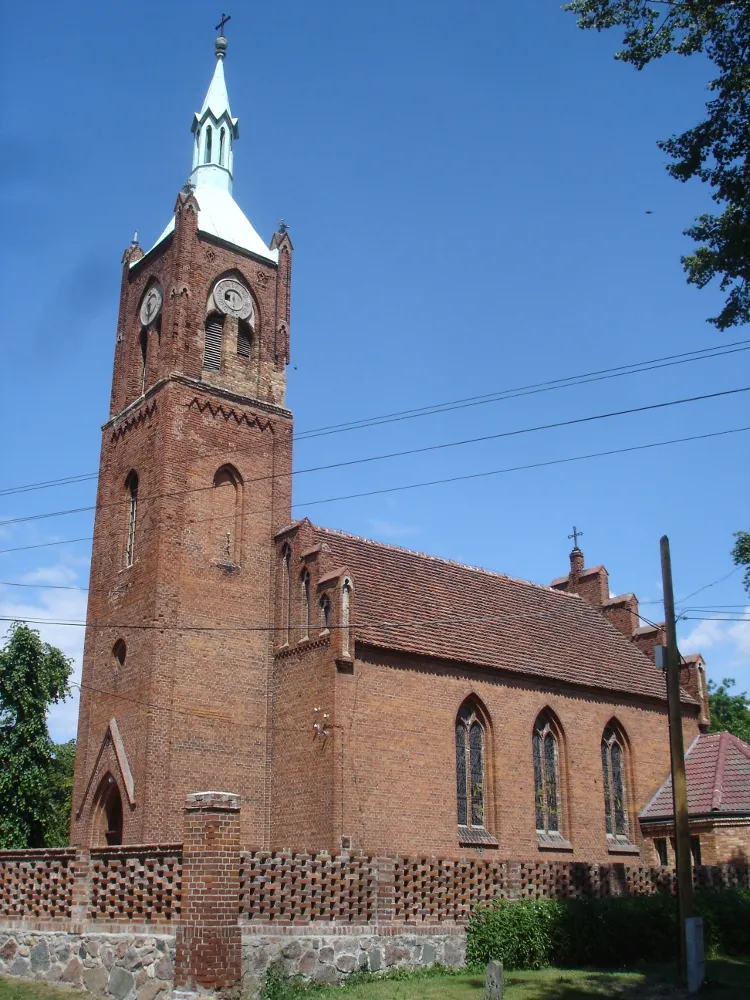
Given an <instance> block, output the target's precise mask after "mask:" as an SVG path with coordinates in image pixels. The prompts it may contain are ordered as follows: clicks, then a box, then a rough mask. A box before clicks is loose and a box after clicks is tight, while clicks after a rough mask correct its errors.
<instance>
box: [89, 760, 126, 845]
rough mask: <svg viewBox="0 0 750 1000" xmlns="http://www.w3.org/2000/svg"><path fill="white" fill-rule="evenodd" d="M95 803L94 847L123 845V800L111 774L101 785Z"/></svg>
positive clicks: (106, 776) (104, 778)
mask: <svg viewBox="0 0 750 1000" xmlns="http://www.w3.org/2000/svg"><path fill="white" fill-rule="evenodd" d="M94 803H95V804H94V829H93V846H94V847H100V846H102V845H103V844H108V845H109V846H110V847H116V846H118V845H120V844H122V827H123V816H122V798H121V796H120V790H119V788H118V787H117V782H116V781H115V779H114V778H113V777H112V775H111V774H105V776H104V777H103V778H102V780H101V782H100V783H99V788H98V790H97V794H96V798H95V800H94Z"/></svg>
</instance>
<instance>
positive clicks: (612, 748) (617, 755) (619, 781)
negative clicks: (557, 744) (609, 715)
mask: <svg viewBox="0 0 750 1000" xmlns="http://www.w3.org/2000/svg"><path fill="white" fill-rule="evenodd" d="M623 742H624V741H623V739H622V737H621V736H620V735H619V734H618V733H617V731H616V730H615V728H614V727H613V726H611V725H609V726H607V728H606V729H605V730H604V732H603V734H602V777H603V785H604V816H605V824H606V828H607V838H608V839H609V838H612V839H615V840H620V841H627V840H628V811H627V793H626V788H625V785H626V782H625V754H624V751H623Z"/></svg>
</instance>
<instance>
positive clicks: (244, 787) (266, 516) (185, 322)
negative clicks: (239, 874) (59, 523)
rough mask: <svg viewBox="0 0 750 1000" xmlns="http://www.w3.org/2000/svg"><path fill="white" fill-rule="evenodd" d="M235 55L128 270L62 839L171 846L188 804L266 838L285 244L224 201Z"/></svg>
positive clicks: (287, 444)
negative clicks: (220, 798)
mask: <svg viewBox="0 0 750 1000" xmlns="http://www.w3.org/2000/svg"><path fill="white" fill-rule="evenodd" d="M226 49H227V42H226V39H225V38H223V37H220V38H217V39H216V68H215V70H214V74H213V79H212V80H211V84H210V86H209V88H208V93H207V94H206V98H205V100H204V102H203V106H202V108H201V110H200V112H199V113H197V114H196V115H195V116H194V118H193V123H192V134H193V151H192V172H191V174H190V178H189V180H188V182H187V183H186V185H185V186H184V188H183V189H182V191H181V192H180V194H179V196H178V198H177V202H176V204H175V208H174V216H173V218H172V219H171V220H170V222H169V224H168V226H167V227H166V229H165V230H164V232H163V233H162V234H161V236H160V237H159V239H158V240H157V241H156V243H155V244H154V246H153V247H151V249H150V250H148V252H146V253H144V252H143V250H142V249H141V248H140V247H139V246H138V243H137V241H135V240H134V242H133V243H132V244H131V245H130V247H128V249H127V250H126V251H125V254H124V257H123V271H122V285H121V292H120V310H119V318H118V322H117V336H116V345H115V359H114V374H113V379H112V397H111V405H110V414H109V420H108V421H107V423H106V424H105V425H104V427H103V436H102V447H101V461H100V467H99V485H98V494H97V509H96V520H95V525H94V543H93V553H92V563H91V580H90V592H89V604H88V617H87V621H88V625H87V631H86V641H85V649H84V660H83V678H82V684H81V707H80V716H79V723H78V752H77V756H76V773H75V787H74V796H73V815H72V822H71V831H72V832H71V842H72V843H74V844H80V845H84V846H88V845H100V844H105V843H107V842H109V843H118V842H123V843H147V842H150V843H154V842H157V841H161V842H169V841H176V840H179V839H181V836H182V808H183V804H184V801H185V796H186V795H187V794H188V793H190V792H194V791H196V790H200V789H208V788H221V789H229V790H231V791H233V792H238V793H240V795H241V796H242V822H243V829H242V841H243V843H244V844H245V845H247V846H249V847H261V846H263V845H264V844H265V843H266V842H267V839H268V821H267V811H268V809H269V803H268V780H267V733H268V725H269V718H268V695H269V675H270V668H271V653H272V648H273V640H272V634H271V633H270V632H269V629H268V626H269V623H271V622H272V621H273V614H272V610H271V583H272V564H273V557H274V549H273V535H274V533H275V532H277V531H278V530H279V529H281V528H283V527H285V526H286V525H287V524H288V523H289V521H290V520H291V513H290V511H291V506H290V504H291V500H290V491H291V479H290V473H291V460H292V415H291V413H290V412H289V411H288V410H287V409H285V407H284V392H285V368H286V365H287V364H288V362H289V293H290V280H291V258H292V244H291V241H290V239H289V236H288V234H287V233H286V231H285V227H284V226H283V225H282V226H281V227H280V229H281V230H282V231H281V232H277V233H275V234H274V236H273V239H272V240H271V245H270V247H268V246H266V245H265V243H264V242H263V240H262V239H261V238H260V236H259V235H258V234H257V233H256V231H255V230H254V229H253V227H252V225H251V224H250V222H249V220H248V219H247V217H246V216H245V215H244V214H243V212H242V210H241V209H240V207H239V206H238V204H237V203H236V202H235V200H234V198H233V195H232V173H233V164H234V147H235V143H236V142H237V141H238V139H239V134H240V133H239V124H238V120H237V118H234V117H233V116H232V112H231V110H230V106H229V98H228V94H227V88H226V84H225V79H224V58H225V55H226Z"/></svg>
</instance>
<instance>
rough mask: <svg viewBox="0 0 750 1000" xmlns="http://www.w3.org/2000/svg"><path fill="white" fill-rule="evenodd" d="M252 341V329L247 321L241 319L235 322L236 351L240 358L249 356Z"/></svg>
mask: <svg viewBox="0 0 750 1000" xmlns="http://www.w3.org/2000/svg"><path fill="white" fill-rule="evenodd" d="M252 342H253V331H252V328H251V326H250V324H249V323H246V322H245V320H244V319H241V320H239V321H238V323H237V353H238V354H239V356H240V357H241V358H249V357H250V348H251V346H252Z"/></svg>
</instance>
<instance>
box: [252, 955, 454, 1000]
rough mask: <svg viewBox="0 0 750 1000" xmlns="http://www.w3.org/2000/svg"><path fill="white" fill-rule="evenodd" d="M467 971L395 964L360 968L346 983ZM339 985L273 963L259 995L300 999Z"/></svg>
mask: <svg viewBox="0 0 750 1000" xmlns="http://www.w3.org/2000/svg"><path fill="white" fill-rule="evenodd" d="M464 972H465V970H464V969H456V968H453V967H452V966H448V965H440V964H439V963H436V964H435V965H430V966H427V967H425V968H420V969H408V968H395V969H386V970H384V971H382V972H368V971H367V970H365V969H357V970H356V971H355V972H352V973H350V974H349V975H348V976H347V977H346V979H345V980H344V984H345V986H346V988H347V990H348V989H349V988H350V987H352V988H353V987H357V986H366V985H367V984H368V983H381V982H394V981H395V982H408V983H412V982H420V981H421V980H426V979H429V980H435V979H439V978H444V977H449V978H453V979H456V978H458V977H459V976H461V975H462V974H463V973H464ZM339 988H340V987H330V986H326V985H325V984H324V983H315V982H307V981H305V980H304V979H303V978H302V977H301V976H289V975H287V974H286V973H285V972H284V970H283V968H282V967H281V966H279V965H272V966H270V967H269V968H268V970H267V971H266V974H265V977H264V980H263V988H262V992H261V995H260V997H261V1000H297V998H298V997H307V996H317V995H318V994H320V993H324V994H325V995H326V996H327V995H328V993H329V992H330V990H334V989H335V990H336V991H337V992H338V990H339Z"/></svg>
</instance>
